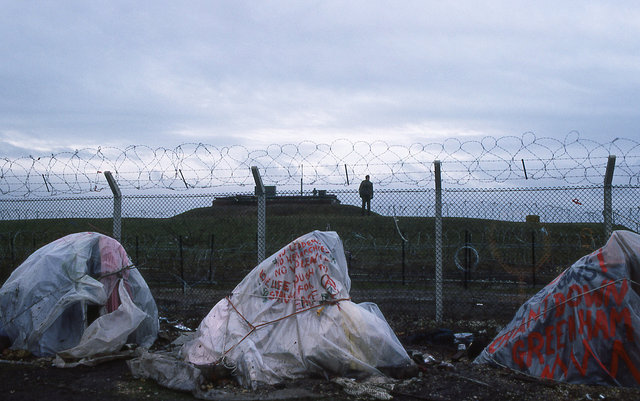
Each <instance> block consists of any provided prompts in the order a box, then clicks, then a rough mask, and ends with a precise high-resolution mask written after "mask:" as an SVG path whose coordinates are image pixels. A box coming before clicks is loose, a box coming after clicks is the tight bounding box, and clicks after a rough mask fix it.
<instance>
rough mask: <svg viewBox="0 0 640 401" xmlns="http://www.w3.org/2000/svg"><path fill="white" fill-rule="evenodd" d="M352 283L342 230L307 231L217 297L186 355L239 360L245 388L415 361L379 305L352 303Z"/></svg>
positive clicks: (196, 360) (193, 359)
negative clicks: (224, 293) (227, 291)
mask: <svg viewBox="0 0 640 401" xmlns="http://www.w3.org/2000/svg"><path fill="white" fill-rule="evenodd" d="M350 286H351V281H350V279H349V275H348V272H347V262H346V258H345V255H344V250H343V246H342V242H341V240H340V238H339V237H338V235H337V234H336V233H335V232H320V231H314V232H311V233H309V234H306V235H303V236H302V237H300V238H298V239H296V240H294V241H293V242H291V243H290V244H288V245H287V246H285V247H284V248H282V249H280V250H279V251H278V252H277V253H275V254H273V255H271V256H270V257H269V258H267V259H266V260H264V261H263V262H262V263H260V264H259V265H258V266H257V267H255V268H254V269H253V270H252V271H251V272H250V273H249V274H248V275H247V276H246V277H245V278H244V279H243V280H242V282H240V284H238V286H237V287H236V288H235V289H234V290H233V292H232V295H231V296H229V297H227V298H225V299H223V300H221V301H220V302H218V303H217V304H216V305H215V306H214V307H213V309H212V310H211V311H210V312H209V314H208V315H207V316H206V317H205V318H204V320H203V321H202V322H201V324H200V326H199V327H198V330H197V332H196V335H195V338H194V339H193V340H192V341H190V342H187V343H186V344H185V345H184V346H183V347H182V350H181V356H182V358H184V360H186V361H188V362H190V363H192V364H195V365H209V364H216V363H222V362H223V363H225V364H227V365H229V364H230V365H233V366H234V367H235V369H236V375H237V377H238V379H239V381H240V383H241V384H242V385H244V386H245V387H256V386H257V385H258V384H260V383H265V384H275V383H277V382H281V381H282V380H284V379H294V378H300V377H304V376H308V375H311V374H320V375H325V376H327V375H354V374H355V375H358V374H360V375H362V374H365V375H367V374H380V371H379V369H380V368H383V367H385V368H390V367H400V366H403V367H404V366H409V365H411V364H412V363H413V362H412V361H411V359H410V358H409V356H408V355H407V353H406V351H405V350H404V348H403V347H402V345H401V344H400V342H399V341H398V339H397V337H396V336H395V334H394V333H393V331H392V330H391V327H390V326H389V325H388V323H387V322H386V320H385V319H384V317H383V315H382V313H381V312H380V310H379V309H378V307H377V306H376V305H375V304H372V303H365V304H355V303H353V302H352V301H351V300H350V297H349V290H350Z"/></svg>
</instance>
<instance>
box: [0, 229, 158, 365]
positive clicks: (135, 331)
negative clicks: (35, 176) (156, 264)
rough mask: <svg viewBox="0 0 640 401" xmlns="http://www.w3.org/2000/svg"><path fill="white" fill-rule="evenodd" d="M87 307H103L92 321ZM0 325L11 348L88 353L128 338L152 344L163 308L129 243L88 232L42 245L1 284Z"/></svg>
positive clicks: (42, 352)
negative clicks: (131, 257) (134, 261)
mask: <svg viewBox="0 0 640 401" xmlns="http://www.w3.org/2000/svg"><path fill="white" fill-rule="evenodd" d="M88 306H93V307H94V308H95V309H97V312H98V313H97V316H93V317H96V318H97V319H96V320H95V321H93V322H91V321H90V320H91V319H92V316H91V314H88V313H87V311H88V309H87V307H88ZM0 326H1V327H2V329H3V331H4V332H5V333H6V334H7V335H8V337H9V338H10V340H11V341H12V348H15V349H28V350H29V351H31V352H32V353H33V354H35V355H38V356H50V355H54V354H56V353H60V356H63V357H64V358H87V357H90V356H92V355H96V354H104V353H109V352H115V351H117V350H118V349H120V348H121V347H122V346H123V345H124V344H125V343H127V342H131V343H136V344H138V345H140V346H143V347H148V346H150V345H151V344H153V342H154V341H155V339H156V337H157V334H158V310H157V307H156V304H155V301H154V299H153V297H152V295H151V292H150V290H149V287H148V286H147V284H146V282H145V281H144V279H143V278H142V276H141V275H140V273H139V272H138V271H137V270H136V269H134V268H132V264H131V261H130V260H129V258H128V256H127V254H126V252H125V250H124V249H123V248H122V245H120V243H118V241H116V240H115V239H113V238H110V237H108V236H105V235H102V234H97V233H91V232H83V233H76V234H71V235H68V236H66V237H63V238H60V239H58V240H56V241H54V242H52V243H50V244H47V245H45V246H43V247H42V248H40V249H38V250H37V251H35V252H34V253H33V254H31V255H30V256H29V258H27V260H26V261H25V262H24V263H22V264H21V265H20V266H19V267H18V268H17V269H16V270H14V272H13V273H12V274H11V276H10V277H9V279H8V280H7V281H6V282H5V284H4V285H3V286H2V288H0ZM61 351H65V352H61Z"/></svg>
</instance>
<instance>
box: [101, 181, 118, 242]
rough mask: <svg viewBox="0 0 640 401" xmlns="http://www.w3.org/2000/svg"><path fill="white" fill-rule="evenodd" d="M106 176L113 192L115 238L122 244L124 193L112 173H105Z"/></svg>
mask: <svg viewBox="0 0 640 401" xmlns="http://www.w3.org/2000/svg"><path fill="white" fill-rule="evenodd" d="M104 176H105V177H106V178H107V182H108V183H109V187H110V188H111V192H113V238H115V239H116V240H118V242H121V241H120V239H121V233H120V231H121V228H122V193H121V192H120V187H118V183H117V182H116V180H115V178H113V176H112V175H111V171H105V172H104Z"/></svg>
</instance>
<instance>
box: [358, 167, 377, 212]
mask: <svg viewBox="0 0 640 401" xmlns="http://www.w3.org/2000/svg"><path fill="white" fill-rule="evenodd" d="M358 193H359V194H360V198H362V215H363V216H364V212H365V206H366V211H367V215H370V214H371V199H373V183H372V182H371V181H369V174H367V175H366V177H364V180H362V182H361V183H360V188H359V189H358Z"/></svg>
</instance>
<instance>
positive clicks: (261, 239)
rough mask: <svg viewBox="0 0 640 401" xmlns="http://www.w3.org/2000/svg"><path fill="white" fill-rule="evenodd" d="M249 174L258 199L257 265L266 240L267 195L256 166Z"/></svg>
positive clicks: (262, 254) (262, 255)
mask: <svg viewBox="0 0 640 401" xmlns="http://www.w3.org/2000/svg"><path fill="white" fill-rule="evenodd" d="M251 173H253V179H254V181H255V182H256V191H255V192H256V196H257V197H258V263H260V262H262V261H263V260H264V257H265V255H264V254H265V239H266V234H265V231H266V227H267V223H266V214H267V213H266V209H267V208H266V204H267V199H266V198H267V194H266V192H265V190H264V184H263V183H262V177H261V176H260V171H258V167H257V166H251Z"/></svg>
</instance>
